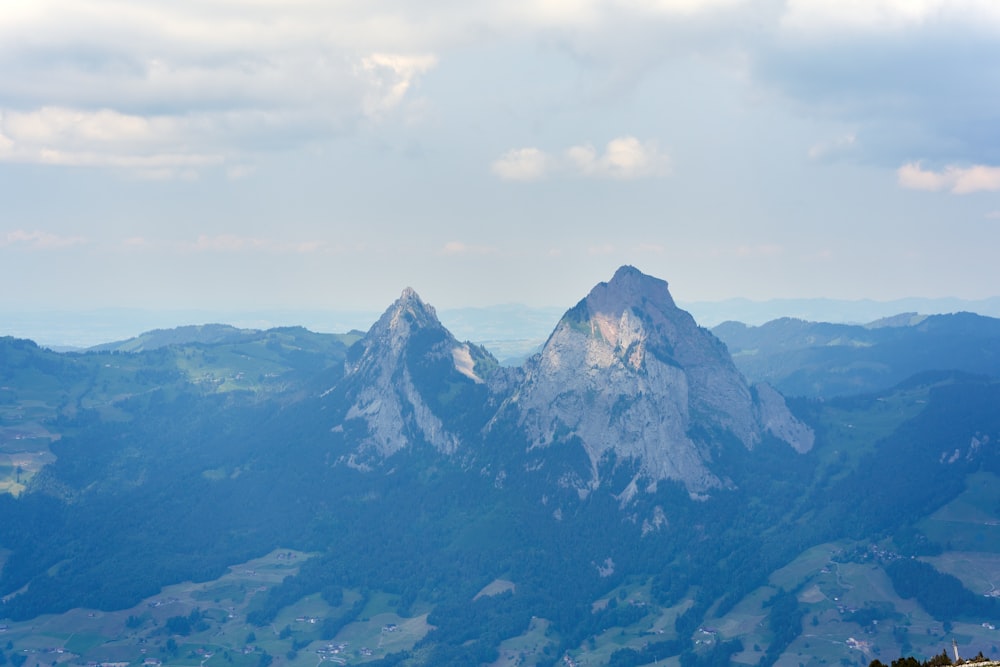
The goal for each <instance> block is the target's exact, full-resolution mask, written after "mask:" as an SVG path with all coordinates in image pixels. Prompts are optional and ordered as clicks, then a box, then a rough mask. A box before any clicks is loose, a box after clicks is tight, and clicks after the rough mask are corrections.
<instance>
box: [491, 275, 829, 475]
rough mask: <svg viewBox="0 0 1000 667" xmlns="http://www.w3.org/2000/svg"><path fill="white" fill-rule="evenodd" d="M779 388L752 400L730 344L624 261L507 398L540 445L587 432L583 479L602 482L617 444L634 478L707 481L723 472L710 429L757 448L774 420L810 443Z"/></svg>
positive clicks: (775, 426) (799, 444) (562, 325)
mask: <svg viewBox="0 0 1000 667" xmlns="http://www.w3.org/2000/svg"><path fill="white" fill-rule="evenodd" d="M770 392H771V393H767V392H766V391H765V396H766V397H767V400H766V401H765V403H763V404H760V403H758V402H757V401H755V399H754V395H753V392H751V390H750V387H749V386H748V385H747V383H746V381H745V380H744V378H743V376H742V375H740V373H739V371H737V369H736V367H735V366H734V365H733V362H732V359H731V358H730V356H729V353H728V351H727V350H726V348H725V346H724V345H723V344H722V343H721V342H719V340H718V339H717V338H715V337H714V336H713V335H712V334H711V333H710V332H709V331H707V330H706V329H703V328H701V327H699V326H698V325H697V324H696V323H695V321H694V319H693V318H692V317H691V315H689V314H688V313H687V312H685V311H683V310H681V309H679V308H677V306H676V305H675V304H674V301H673V299H672V298H671V296H670V293H669V291H668V289H667V283H666V282H665V281H662V280H659V279H656V278H652V277H650V276H646V275H644V274H642V273H641V272H639V271H638V270H637V269H634V268H632V267H622V268H621V269H619V270H618V271H617V272H616V273H615V275H614V277H613V278H612V280H611V281H610V282H608V283H601V284H599V285H597V286H596V287H595V288H594V289H593V290H592V291H591V292H590V294H589V295H588V296H587V297H586V298H585V299H584V300H583V301H581V302H580V303H579V304H577V306H576V307H574V308H573V309H571V310H570V311H568V312H567V313H566V315H565V316H563V319H562V320H561V321H560V322H559V324H558V325H557V327H556V329H555V331H554V332H553V333H552V335H551V336H550V338H549V340H548V342H547V343H546V344H545V346H544V348H543V349H542V352H541V353H540V354H539V355H538V356H536V357H534V358H533V359H532V360H531V361H530V362H529V364H528V366H527V368H526V378H525V381H524V383H523V384H522V386H521V387H520V389H519V390H518V391H517V392H516V394H515V395H514V397H513V398H512V399H511V402H510V404H509V405H510V406H511V407H513V408H514V409H516V410H517V411H518V413H519V422H520V424H521V425H522V427H523V428H524V429H525V431H526V433H527V435H528V439H529V442H530V445H531V447H546V446H548V445H551V444H553V443H556V442H568V441H573V440H578V441H579V443H580V444H581V445H582V446H583V448H584V449H585V450H586V453H587V456H588V457H589V459H590V461H591V468H592V475H591V479H589V480H580V483H581V485H582V486H581V488H596V487H597V486H598V485H600V483H601V480H600V477H599V473H598V469H599V464H600V463H601V462H602V461H603V460H605V458H606V457H607V456H608V455H609V454H612V453H613V454H614V455H615V457H616V458H617V460H623V459H631V460H633V461H635V462H636V463H637V464H638V467H639V473H638V475H637V478H640V477H641V478H646V479H648V480H650V481H652V482H655V481H656V480H661V479H674V480H679V481H681V482H683V483H684V484H685V485H686V486H687V488H688V490H689V491H690V492H691V493H701V492H704V491H706V490H709V489H712V488H715V487H719V486H721V485H722V483H723V482H722V480H720V479H719V478H718V477H717V476H716V475H715V474H714V473H713V472H712V470H711V467H710V463H711V460H712V456H713V452H714V451H715V447H714V446H713V443H712V441H711V440H712V437H711V436H713V435H721V434H723V433H729V434H731V435H732V436H735V438H737V439H738V440H739V441H740V442H742V443H743V445H744V446H746V447H748V448H751V447H753V445H754V444H756V443H757V442H759V441H760V438H761V436H762V434H763V432H764V431H765V430H770V431H771V432H773V433H774V435H776V436H777V437H779V438H782V439H785V440H786V441H790V442H793V445H794V446H795V447H796V448H798V449H800V450H801V449H802V448H803V447H806V445H804V444H803V443H804V442H805V441H808V442H809V443H810V444H811V440H810V439H809V438H810V437H811V433H809V432H808V429H807V428H806V427H804V426H803V425H801V424H800V423H798V422H797V421H796V420H795V419H794V418H793V417H792V416H791V414H790V413H789V412H788V410H787V407H786V406H785V404H784V401H783V400H782V399H781V397H780V395H777V394H776V392H774V391H773V390H770ZM772 394H773V395H772ZM776 399H777V400H776ZM634 482H635V480H633V483H632V484H630V485H629V486H630V487H631V489H632V490H631V493H634V492H635V484H634ZM624 493H625V494H629V489H625V490H624Z"/></svg>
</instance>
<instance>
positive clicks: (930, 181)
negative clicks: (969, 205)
mask: <svg viewBox="0 0 1000 667" xmlns="http://www.w3.org/2000/svg"><path fill="white" fill-rule="evenodd" d="M896 175H897V177H898V179H899V185H900V186H902V187H904V188H907V189H910V190H928V191H931V192H939V191H942V190H947V191H949V192H951V193H952V194H956V195H966V194H971V193H973V192H996V191H998V190H1000V167H991V166H988V165H981V164H977V165H973V166H971V167H958V166H955V165H949V166H947V167H945V168H944V169H942V170H941V171H933V170H930V169H924V168H923V167H922V166H921V164H920V163H919V162H910V163H907V164H904V165H903V166H902V167H900V168H899V169H898V170H897V172H896Z"/></svg>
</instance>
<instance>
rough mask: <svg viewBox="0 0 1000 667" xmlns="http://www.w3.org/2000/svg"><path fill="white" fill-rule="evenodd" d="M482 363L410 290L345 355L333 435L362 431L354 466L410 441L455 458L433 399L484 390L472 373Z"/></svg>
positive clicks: (451, 437) (454, 444)
mask: <svg viewBox="0 0 1000 667" xmlns="http://www.w3.org/2000/svg"><path fill="white" fill-rule="evenodd" d="M484 356H488V354H487V353H486V352H485V351H483V350H481V349H480V348H477V347H475V346H471V345H469V344H467V343H459V342H458V341H457V340H455V338H454V336H452V335H451V333H450V332H449V331H448V330H447V329H446V328H445V327H444V326H443V325H442V324H441V322H440V321H439V320H438V318H437V313H436V312H435V310H434V308H433V307H432V306H430V305H428V304H426V303H424V301H423V300H421V298H420V297H419V296H418V295H417V293H416V292H415V291H414V290H413V289H412V288H409V287H407V288H406V289H405V290H403V293H402V294H401V295H400V297H399V299H397V300H396V301H395V302H394V303H393V304H392V305H391V306H389V308H388V309H387V310H386V311H385V313H383V314H382V316H381V317H380V318H379V320H378V321H377V322H376V323H375V324H374V325H372V328H371V329H370V330H369V331H368V333H367V334H365V337H364V338H362V339H361V340H359V341H358V342H357V343H355V344H354V346H353V347H352V348H351V350H350V351H349V353H348V360H347V362H346V366H345V376H344V379H343V381H342V386H343V390H344V393H345V394H346V397H347V400H348V404H349V405H350V407H349V409H348V410H347V413H346V415H345V416H344V419H343V423H342V424H339V425H337V426H335V427H334V428H335V430H337V429H340V430H342V431H343V430H346V429H347V428H348V426H350V427H351V430H352V431H353V430H355V429H356V427H357V425H358V424H359V423H360V424H361V425H363V426H364V427H365V429H364V430H365V433H366V435H364V436H363V437H361V438H360V442H359V443H358V447H357V454H358V455H359V456H358V457H356V458H359V459H364V460H373V459H374V460H378V459H384V458H385V457H387V456H390V455H392V454H394V453H395V452H397V451H399V450H401V449H403V448H405V447H407V446H409V445H410V444H412V443H413V442H415V441H423V442H426V443H428V444H430V445H431V446H432V447H434V448H435V449H437V450H439V451H441V452H445V453H450V452H453V451H455V450H456V449H457V448H458V446H459V438H458V435H457V434H456V433H453V432H451V431H450V430H449V429H448V428H447V427H446V426H445V423H444V421H443V420H442V417H443V416H444V415H442V414H440V412H441V407H442V406H441V401H440V400H439V397H438V396H437V395H436V394H435V392H436V391H439V390H440V388H441V387H451V386H452V385H457V386H458V389H457V390H456V391H462V390H464V389H465V388H467V387H475V386H478V385H482V384H483V378H481V377H479V375H477V367H478V365H479V362H480V361H482V360H483V357H484ZM491 360H492V359H491ZM492 363H494V364H495V360H492Z"/></svg>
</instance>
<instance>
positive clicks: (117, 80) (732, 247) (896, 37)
mask: <svg viewBox="0 0 1000 667" xmlns="http://www.w3.org/2000/svg"><path fill="white" fill-rule="evenodd" d="M0 72H2V75H0V284H2V285H3V286H4V287H3V289H2V290H0V319H2V313H3V312H4V311H7V312H14V311H24V310H52V311H73V310H76V309H87V308H109V307H118V308H144V309H151V310H157V309H160V310H175V309H201V310H208V311H211V310H213V309H217V310H234V309H248V308H276V307H283V308H290V309H313V310H323V309H340V310H351V309H356V310H366V311H367V310H374V311H378V310H381V309H382V308H384V307H386V306H387V305H388V304H389V303H391V302H392V301H393V300H394V299H395V298H397V297H398V296H399V294H400V292H401V291H402V290H403V288H404V287H407V286H411V287H413V288H414V289H416V290H417V292H418V293H419V294H420V295H421V296H422V297H423V298H424V300H426V301H428V302H430V303H431V304H433V305H435V306H437V307H438V308H442V307H443V308H457V307H462V306H486V305H491V304H503V303H522V304H526V305H530V306H569V305H572V304H573V303H575V302H576V301H578V300H579V299H580V298H582V297H583V296H584V295H585V294H586V293H587V292H588V291H589V290H590V288H591V287H592V286H593V285H594V284H596V283H597V282H599V281H603V280H608V279H609V278H610V277H611V275H612V274H613V273H614V270H615V269H616V268H617V267H618V266H620V265H622V264H631V265H634V266H636V267H638V268H639V269H641V270H642V271H644V272H646V273H649V274H652V275H655V276H657V277H659V278H663V279H665V280H667V281H668V282H669V283H670V287H671V292H672V294H673V295H674V297H675V299H677V300H679V301H712V300H723V299H728V298H733V297H745V298H748V299H756V300H765V299H775V298H808V297H825V298H833V299H862V298H869V299H876V300H889V299H896V298H902V297H913V296H920V297H944V296H952V297H959V298H963V299H981V298H985V297H989V296H994V295H997V294H1000V256H998V255H1000V251H998V249H1000V3H997V2H995V0H608V1H603V0H579V1H577V2H573V1H570V0H503V1H499V0H496V1H477V0H461V1H456V0H422V1H421V2H412V1H408V0H280V1H278V0H2V2H0Z"/></svg>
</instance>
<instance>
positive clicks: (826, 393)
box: [712, 313, 1000, 397]
mask: <svg viewBox="0 0 1000 667" xmlns="http://www.w3.org/2000/svg"><path fill="white" fill-rule="evenodd" d="M712 332H713V333H714V334H715V335H716V336H718V337H719V338H720V339H721V340H722V341H723V342H724V343H726V345H727V347H728V348H729V351H730V353H731V354H732V355H733V361H734V362H735V363H736V365H737V367H738V368H739V369H740V370H741V371H742V372H743V373H744V374H745V375H746V376H747V377H748V378H750V379H751V380H753V381H755V382H767V383H769V384H771V385H773V386H774V387H775V388H777V389H778V390H779V391H780V392H782V393H783V394H785V395H788V396H813V397H830V396H837V395H846V394H859V393H865V392H873V391H878V390H882V389H887V388H889V387H891V386H893V385H895V384H896V383H898V382H901V381H902V380H904V379H906V378H907V377H909V376H911V375H913V374H915V373H919V372H922V371H927V370H960V371H964V372H967V373H979V374H985V375H991V376H994V377H1000V319H996V318H992V317H984V316H981V315H976V314H973V313H955V314H951V315H930V316H923V315H917V314H916V313H905V314H902V315H897V316H894V317H891V318H885V319H881V320H878V321H876V322H873V323H871V324H868V325H864V326H859V325H848V324H830V323H824V322H807V321H804V320H798V319H792V318H782V319H778V320H774V321H771V322H768V323H767V324H763V325H761V326H757V327H753V326H747V325H745V324H742V323H739V322H725V323H723V324H720V325H718V326H716V327H714V328H713V329H712Z"/></svg>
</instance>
